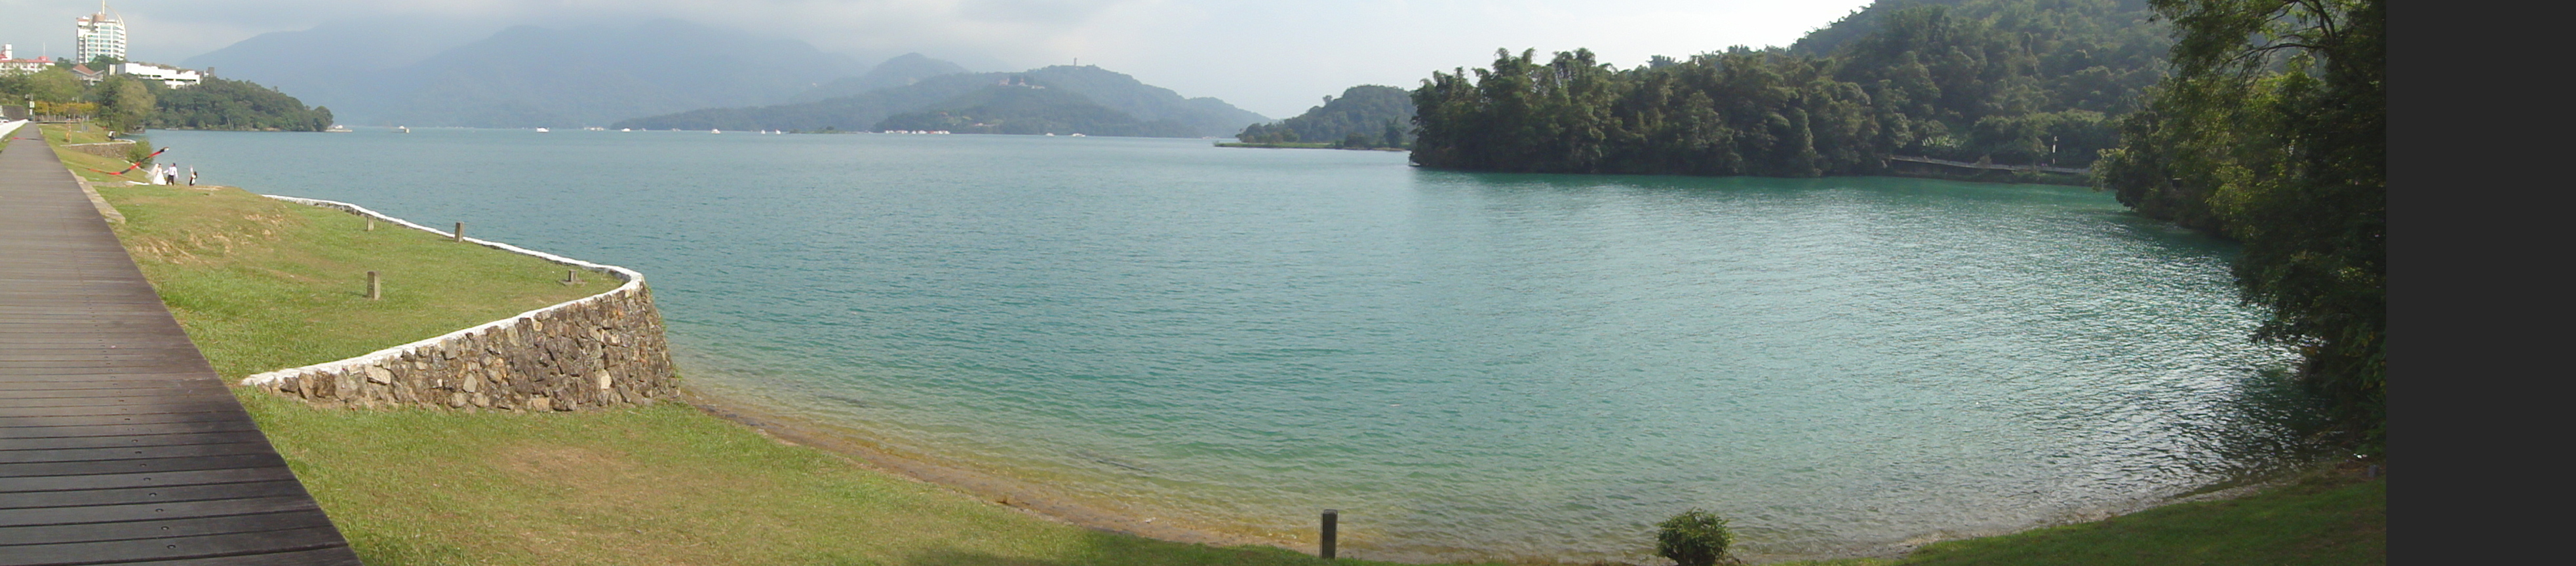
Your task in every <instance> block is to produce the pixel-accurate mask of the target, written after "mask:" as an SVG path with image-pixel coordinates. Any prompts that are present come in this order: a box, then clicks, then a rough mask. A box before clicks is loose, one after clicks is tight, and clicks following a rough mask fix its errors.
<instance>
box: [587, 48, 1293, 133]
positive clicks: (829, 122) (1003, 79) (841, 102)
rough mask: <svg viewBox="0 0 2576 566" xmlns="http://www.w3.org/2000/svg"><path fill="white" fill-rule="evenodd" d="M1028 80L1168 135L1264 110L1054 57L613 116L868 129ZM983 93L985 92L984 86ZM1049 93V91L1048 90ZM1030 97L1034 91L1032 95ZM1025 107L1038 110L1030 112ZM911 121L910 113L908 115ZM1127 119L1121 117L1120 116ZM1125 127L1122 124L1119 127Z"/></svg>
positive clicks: (1206, 129) (732, 126)
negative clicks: (809, 98)
mask: <svg viewBox="0 0 2576 566" xmlns="http://www.w3.org/2000/svg"><path fill="white" fill-rule="evenodd" d="M1015 84H1026V85H1032V86H1041V87H1046V88H1047V89H1054V90H1056V91H1058V93H1061V94H1069V95H1072V96H1075V97H1078V98H1080V99H1083V100H1086V101H1089V103H1090V104H1092V105H1097V106H1099V107H1101V108H1106V109H1109V110H1111V111H1114V112H1116V113H1119V114H1123V115H1124V116H1126V118H1127V119H1128V120H1131V121H1132V123H1134V124H1153V123H1165V124H1171V125H1176V127H1172V126H1154V127H1152V128H1149V129H1146V130H1137V131H1150V132H1156V133H1147V134H1099V133H1095V132H1083V133H1087V134H1095V135H1154V136H1172V137H1199V136H1228V135H1233V134H1234V133H1235V132H1236V131H1238V130H1241V129H1242V128H1243V127H1244V126H1245V125H1249V124H1253V123H1256V122H1263V121H1267V120H1269V118H1266V117H1263V116H1262V115H1260V114H1254V113H1252V112H1249V111H1246V110H1243V109H1241V108H1236V107H1234V105H1231V104H1226V103H1225V101H1222V100H1217V99H1214V98H1184V97H1182V96H1181V95H1180V94H1179V93H1175V92H1172V91H1171V89H1166V88H1162V87H1158V86H1153V85H1149V84H1145V83H1143V82H1140V81H1137V80H1136V78H1135V77H1131V76H1128V75H1126V74H1123V73H1118V72H1114V71H1109V70H1106V69H1102V68H1100V67H1097V66H1081V67H1075V66H1068V65H1058V66H1053V67H1044V68H1039V69H1031V70H1028V71H1023V72H1017V73H968V74H955V75H942V76H934V77H928V78H922V79H919V80H918V81H917V82H912V83H911V84H907V85H903V86H893V87H888V88H880V89H877V90H872V91H867V92H863V93H859V94H856V95H850V96H842V97H838V98H830V99H824V100H820V101H815V102H804V103H794V104H780V105H774V106H759V107H749V108H711V109H705V110H693V111H689V112H681V113H678V114H668V115H662V116H653V117H648V118H635V119H630V120H625V121H621V122H618V123H617V126H616V127H620V128H648V129H670V128H677V129H688V130H703V129H727V130H802V131H822V130H841V131H872V130H879V129H886V128H879V127H878V125H879V123H880V122H883V121H885V120H886V119H888V118H890V117H893V116H895V115H898V114H906V113H913V112H919V111H924V110H938V109H948V110H961V109H967V108H972V107H976V106H978V105H981V104H985V103H987V102H992V101H979V100H965V99H962V98H963V97H970V96H976V95H978V94H979V93H984V92H985V87H989V86H1001V85H1015ZM986 94H989V93H986ZM1047 98H1049V99H1055V98H1058V97H1055V96H1053V95H1049V96H1048V97H1047ZM1031 100H1034V99H1031ZM1006 102H1007V104H1006V105H1010V106H1011V107H1012V108H1014V109H1013V110H1010V112H1012V113H1013V115H1014V116H1015V117H1016V119H1018V120H1020V121H1022V122H1024V123H1026V122H1030V121H1054V122H1058V123H1066V124H1071V123H1088V122H1091V121H1096V120H1097V119H1098V118H1097V117H1094V116H1089V115H1087V114H1086V113H1088V112H1090V111H1089V110H1087V109H1077V108H1078V106H1080V105H1062V104H1042V105H1036V106H1019V105H1020V104H1022V103H1024V102H1029V100H1020V99H1016V98H1015V99H1012V100H1010V101H1006ZM1041 108H1061V109H1065V110H1066V111H1068V112H1073V113H1074V114H1067V115H1063V116H1045V115H1043V110H1041ZM1028 112H1039V114H1030V113H1028ZM912 122H917V120H914V121H908V122H907V123H912ZM1121 123H1127V122H1123V121H1122V122H1121ZM1122 131H1124V130H1122Z"/></svg>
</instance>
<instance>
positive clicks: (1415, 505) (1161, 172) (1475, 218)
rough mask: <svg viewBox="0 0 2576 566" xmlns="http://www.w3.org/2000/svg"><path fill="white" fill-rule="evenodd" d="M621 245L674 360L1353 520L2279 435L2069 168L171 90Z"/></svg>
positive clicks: (1775, 533) (1062, 485) (228, 179)
mask: <svg viewBox="0 0 2576 566" xmlns="http://www.w3.org/2000/svg"><path fill="white" fill-rule="evenodd" d="M152 137H153V141H154V142H155V143H156V144H158V145H164V146H171V147H174V148H175V149H172V150H171V151H170V153H169V154H167V155H165V156H164V157H163V161H164V162H167V163H176V164H180V165H183V166H195V167H197V168H198V169H199V170H200V171H201V172H202V173H203V181H204V182H207V183H213V184H226V185H238V186H243V187H246V188H248V189H250V190H252V191H255V192H262V193H270V194H282V195H292V196H303V197H314V198H323V199H332V200H342V201H349V202H355V203H359V204H363V205H366V206H368V207H371V208H374V209H376V210H379V211H383V212H385V213H387V214H391V215H394V216H399V217H403V218H407V219H410V220H412V221H415V222H419V223H422V224H426V225H431V226H446V225H448V224H449V223H452V222H459V221H461V222H465V223H466V224H467V229H466V232H467V234H469V235H473V236H477V237H482V238H490V239H495V240H500V241H506V242H511V243H515V244H519V245H521V246H525V247H529V248H532V249H538V250H544V251H549V252H554V253H559V254H563V255H567V256H572V257H577V258H582V259H587V260H592V261H599V262H604V263H612V264H617V265H623V266H627V267H631V268H635V269H638V270H641V271H643V272H644V273H645V274H646V275H647V277H648V278H649V280H650V282H651V283H652V286H653V288H654V290H655V294H656V297H657V300H658V301H659V303H660V306H661V308H662V309H663V311H664V315H665V317H666V318H667V319H668V323H669V328H670V339H671V341H672V342H673V343H674V345H675V348H677V349H678V351H677V352H675V356H677V358H678V361H679V363H680V364H681V368H682V371H683V372H684V374H685V376H686V377H687V379H688V383H689V384H690V386H691V387H695V388H701V389H706V390H713V391H718V392H721V393H724V394H726V395H732V396H739V397H741V398H745V399H757V400H759V402H761V403H764V404H767V405H769V406H772V407H773V408H775V409H777V410H778V411H781V412H785V413H789V414H793V415H796V416H799V417H803V418H808V419H813V420H817V421H823V422H829V423H833V424H836V425H840V426H846V427H849V428H853V429H857V430H862V431H865V432H866V434H867V435H868V436H869V437H870V438H873V439H875V441H877V442H879V443H882V444H884V445H885V446H887V447H889V448H890V449H894V450H897V451H900V452H905V453H910V454H916V455H919V456H920V457H923V458H927V459H932V460H935V461H939V462H943V463H948V464H951V465H956V466H961V467H966V468H970V469H975V470H980V471H984V472H988V473H993V474H998V475H1002V476H1006V477H1012V478H1021V479H1025V480H1028V481H1033V482H1039V483H1043V484H1046V485H1049V486H1052V487H1053V488H1054V489H1057V490H1061V491H1062V492H1063V494H1064V496H1065V497H1068V498H1071V499H1074V500H1078V501H1083V502H1087V503H1089V504H1092V505H1097V506H1100V507H1102V508H1106V509H1113V510H1117V511H1119V512H1122V513H1130V514H1135V515H1142V516H1152V517H1160V518H1164V520H1168V521H1179V522H1182V523H1185V524H1192V525H1203V526H1206V527H1208V528H1212V529H1218V530H1223V531H1226V532H1231V533H1239V534H1245V535H1250V536H1256V537H1268V538H1270V539H1273V540H1279V541H1283V542H1288V541H1311V540H1312V537H1313V536H1314V531H1315V526H1314V523H1315V513H1317V512H1318V511H1320V510H1321V509H1324V508H1336V509H1340V510H1342V517H1343V519H1342V521H1343V527H1342V532H1343V533H1344V534H1343V537H1344V540H1343V548H1344V552H1343V556H1346V557H1362V558H1378V559H1400V560H1454V559H1468V558H1494V557H1521V558H1557V559H1568V560H1589V559H1600V558H1608V559H1621V560H1645V559H1647V558H1648V557H1649V556H1650V555H1649V554H1647V553H1648V552H1649V551H1650V549H1651V548H1652V545H1653V542H1652V537H1651V532H1652V528H1653V527H1652V525H1653V523H1655V522H1657V521H1660V520H1662V519H1664V518H1665V517H1669V516H1671V515H1673V514H1675V513H1678V512H1681V511H1683V510H1686V509H1690V508H1702V509H1707V510H1710V511H1713V512H1716V513H1719V514H1721V515H1723V516H1725V517H1728V518H1730V519H1731V520H1733V522H1734V525H1735V526H1736V528H1737V530H1738V532H1739V533H1741V536H1742V537H1743V540H1744V543H1743V544H1744V546H1745V549H1746V550H1749V551H1751V552H1753V553H1755V554H1757V555H1761V556H1772V557H1789V556H1830V555H1842V554H1851V553H1862V552H1874V551H1883V550H1885V549H1888V548H1892V547H1893V546H1894V545H1901V544H1905V543H1908V542H1909V541H1915V542H1919V541H1924V540H1931V539H1938V538H1944V537H1955V536H1965V535H1974V534H1987V533H1997V532H2006V531H2012V530H2018V529H2023V528H2028V527H2031V526H2034V525H2041V524H2047V523H2050V522H2056V521H2064V520H2068V519H2072V518H2080V517H2085V516H2090V515H2092V514H2097V513H2101V512H2105V511H2108V510H2116V509H2121V508H2125V507H2128V506H2132V505H2136V504H2138V503H2141V502H2146V501H2152V500H2156V499H2159V498H2163V497H2169V496H2174V495H2178V494H2182V493H2186V492H2189V491H2191V490H2194V489H2196V488H2200V487H2202V486H2206V485H2210V484H2212V483H2215V482H2223V481H2230V480H2237V479H2242V478H2246V477H2252V476H2256V475H2260V474H2263V473H2267V472H2271V471H2274V470H2278V469H2280V467H2282V466H2284V465H2287V464H2290V463H2293V462H2295V461H2297V460H2298V458H2300V457H2302V456H2300V455H2301V454H2306V453H2307V452H2305V450H2307V448H2306V447H2305V446H2306V445H2305V444H2303V443H2302V441H2301V440H2300V439H2301V435H2300V434H2299V433H2298V428H2299V427H2298V426H2297V423H2298V422H2300V421H2301V420H2302V418H2303V415H2304V413H2302V412H2301V410H2300V409H2299V408H2298V407H2299V405H2298V404H2297V403H2296V402H2295V401H2294V400H2291V399H2289V398H2288V397H2287V396H2285V395H2283V394H2282V393H2281V391H2282V389H2283V388H2281V387H2279V386H2278V379H2277V378H2275V377H2269V375H2270V374H2267V371H2278V370H2280V369H2283V368H2287V367H2290V366H2291V365H2292V364H2293V362H2294V361H2295V359H2296V358H2295V356H2294V355H2293V354H2291V353H2290V352H2288V351H2286V350H2283V349H2281V348H2277V347H2269V346H2262V345H2258V344H2255V343H2252V342H2250V341H2249V340H2248V339H2247V336H2248V335H2249V333H2250V332H2251V331H2252V330H2253V329H2254V327H2255V325H2256V324H2257V323H2258V322H2259V321H2260V319H2261V316H2260V313H2259V312H2257V311H2255V310H2252V309H2250V308H2247V307H2245V306H2242V305H2240V304H2238V302H2237V300H2236V295H2235V291H2234V289H2233V287H2232V286H2231V285H2230V278H2229V275H2228V272H2227V261H2228V259H2229V257H2230V256H2231V255H2232V254H2233V253H2234V252H2233V250H2232V248H2231V247H2230V245H2229V244H2227V243H2226V242H2224V241H2220V240H2216V239H2212V238H2208V237H2205V236H2200V235H2195V234H2192V233H2189V232H2185V231H2181V230H2178V229H2174V228H2170V227H2167V226H2164V225H2162V224H2159V223H2156V222H2152V221H2147V220H2144V219H2141V218H2138V217H2136V216H2134V215H2132V214H2129V213H2128V212H2126V211H2125V210H2124V209H2122V208H2121V207H2120V205H2119V204H2118V203H2116V202H2114V201H2113V200H2112V198H2111V196H2110V195H2109V194H2106V193H2097V192H2093V191H2091V190H2088V189H2084V188H2077V187H2057V186H2041V185H2001V184H1977V183H1959V182H1946V181H1931V180H1921V179H1899V178H1827V179H1769V178H1686V177H1642V176H1561V175H1505V174H1473V173H1458V172H1444V171H1427V170H1421V169H1417V168H1413V167H1409V166H1407V165H1406V163H1405V156H1404V155H1403V154H1401V153H1390V152H1358V151H1327V150H1256V149H1231V148H1216V147H1212V146H1211V144H1210V143H1209V141H1207V140H1171V139H1132V138H1107V137H1089V138H1070V137H1060V138H1049V137H1019V136H969V135H953V136H936V135H888V134H856V135H756V134H750V133H739V132H732V133H726V134H722V135H716V134H710V133H707V132H613V131H611V132H589V131H566V132H553V133H537V132H532V131H525V130H463V129H420V130H416V131H415V133H410V134H401V133H394V132H391V131H387V130H383V129H368V130H362V131H360V132H358V133H349V134H318V133H316V134H298V133H227V132H184V131H160V132H153V133H152Z"/></svg>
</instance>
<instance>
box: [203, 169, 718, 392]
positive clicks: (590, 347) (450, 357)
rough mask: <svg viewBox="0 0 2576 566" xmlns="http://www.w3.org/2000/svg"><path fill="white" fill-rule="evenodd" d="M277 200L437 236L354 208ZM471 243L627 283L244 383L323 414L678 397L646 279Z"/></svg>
mask: <svg viewBox="0 0 2576 566" xmlns="http://www.w3.org/2000/svg"><path fill="white" fill-rule="evenodd" d="M271 198H278V199H279V200H286V201H290V202H300V203H304V204H311V205H315V206H325V207H330V208H339V209H342V210H348V211H350V212H352V213H355V214H359V215H362V216H371V217H376V218H377V219H379V220H384V221H387V222H391V223H394V224H397V225H402V226H407V227H411V228H414V229H419V230H427V231H430V232H438V231H437V230H431V229H429V228H426V227H422V226H419V225H416V224H412V223H409V222H404V221H402V220H399V219H394V218H392V217H387V216H383V215H381V214H376V213H375V212H374V211H371V210H366V209H365V208H363V207H358V206H356V205H350V204H346V203H336V202H329V201H312V200H309V199H294V198H286V197H271ZM439 233H440V234H445V233H444V232H439ZM466 240H467V241H470V242H475V243H481V244H484V245H487V246H491V247H494V248H500V249H503V250H506V251H513V252H517V253H524V254H528V255H535V256H538V257H541V258H545V259H548V260H550V261H556V262H558V263H564V264H566V265H570V266H574V267H579V268H586V269H589V270H592V271H596V272H600V273H603V274H606V275H609V276H612V277H617V278H620V279H624V280H626V284H625V285H622V286H619V287H618V288H617V289H616V290H612V291H609V292H606V293H601V294H598V295H592V296H589V297H584V298H581V299H576V300H573V301H571V302H566V303H563V304H559V305H554V306H550V307H546V308H544V309H539V310H535V311H530V312H527V313H524V314H520V315H518V316H515V317H511V318H509V319H504V320H499V321H494V322H491V323H487V324H484V325H481V326H477V327H474V328H470V329H466V330H461V331H458V332H455V333H451V334H448V335H446V336H440V337H437V338H433V339H429V340H424V341H421V342H415V343H411V344H406V345H402V346H397V347H394V348H389V349H386V350H382V351H378V352H375V353H371V354H367V355H365V356H359V357H356V358H350V359H346V360H340V361H336V362H330V363H324V364H317V365H311V366H305V367H300V368H292V369H285V370H278V371H273V372H268V373H263V374H259V375H254V376H251V377H249V378H247V379H244V380H242V384H243V385H245V386H250V387H256V388H260V389H265V390H269V391H273V392H276V393H279V394H283V395H287V396H291V397H296V398H301V399H304V400H306V401H308V402H311V403H314V404H317V405H325V406H342V407H353V408H382V407H398V406H429V407H443V408H448V409H464V410H508V411H575V410H587V409H599V408H608V407H617V406H625V405H642V404H648V403H653V402H655V401H659V400H665V399H670V398H672V397H673V396H674V394H676V393H677V392H678V390H679V380H678V377H677V376H676V375H675V372H674V371H673V369H672V366H671V355H670V348H669V344H668V342H666V341H665V339H664V337H663V336H664V334H663V327H662V315H661V311H659V310H656V309H655V308H654V306H653V297H652V291H651V290H650V289H649V288H647V287H645V286H644V281H643V276H642V274H639V273H636V272H634V271H632V270H628V269H625V268H620V267H615V266H607V265H600V264H595V263H590V262H583V261H579V260H572V259H568V258H562V257H559V256H554V255H552V254H544V253H540V252H532V251H528V250H524V249H520V248H518V247H516V246H510V245H507V244H498V243H493V242H484V241H481V240H476V239H473V238H467V239H466Z"/></svg>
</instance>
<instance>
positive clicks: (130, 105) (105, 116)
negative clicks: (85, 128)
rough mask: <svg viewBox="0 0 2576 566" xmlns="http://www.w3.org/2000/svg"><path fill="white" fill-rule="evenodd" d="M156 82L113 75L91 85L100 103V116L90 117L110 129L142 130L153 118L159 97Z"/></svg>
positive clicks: (91, 94) (91, 91) (91, 90)
mask: <svg viewBox="0 0 2576 566" xmlns="http://www.w3.org/2000/svg"><path fill="white" fill-rule="evenodd" d="M153 86H154V85H153V83H152V82H151V81H148V80H145V79H138V78H134V77H130V76H123V75H118V76H112V77H108V78H107V79H106V80H102V81H99V82H98V84H97V85H93V86H91V87H90V98H91V99H93V100H96V101H97V102H98V115H97V116H95V117H92V118H91V120H93V121H96V122H98V125H99V126H101V127H105V128H107V129H110V130H116V131H120V132H135V131H142V130H143V127H144V126H146V125H148V123H149V122H151V120H152V111H153V108H154V107H155V105H156V104H158V103H157V102H156V101H155V100H154V99H155V98H156V97H155V96H154V94H153V92H152V87H153Z"/></svg>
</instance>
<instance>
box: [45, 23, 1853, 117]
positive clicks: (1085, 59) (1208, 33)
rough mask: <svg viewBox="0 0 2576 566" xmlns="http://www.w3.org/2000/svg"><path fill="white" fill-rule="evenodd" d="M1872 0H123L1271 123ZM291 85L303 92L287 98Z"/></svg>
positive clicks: (150, 47) (1785, 37)
mask: <svg viewBox="0 0 2576 566" xmlns="http://www.w3.org/2000/svg"><path fill="white" fill-rule="evenodd" d="M1867 3H1868V0H1790V1H1782V0H1585V1H1565V0H1547V1H1538V0H1521V1H1510V0H1306V1H1298V2H1282V1H1276V0H1272V1H1253V0H127V1H122V2H111V3H110V7H111V8H112V9H114V11H116V12H119V13H121V14H123V15H124V16H125V18H126V20H127V22H128V26H129V27H130V28H132V35H133V45H132V47H131V51H130V55H131V56H132V57H133V58H134V59H136V60H142V61H154V62H170V63H176V62H178V61H181V60H184V59H187V58H188V57H192V56H195V55H197V54H201V53H205V52H207V51H213V50H216V49H220V48H223V47H224V46H226V45H231V44H232V43H233V42H236V41H241V40H243V39H247V38H249V37H251V36H255V35H259V34H262V33H267V32H273V31H293V30H302V29H308V28H311V27H313V26H316V25H319V24H323V23H326V22H332V21H341V20H355V19H374V18H382V17H388V16H399V17H411V18H439V19H462V20H467V21H475V22H484V23H489V24H491V25H492V27H493V29H498V28H499V27H501V26H502V25H506V24H520V23H525V24H535V25H540V26H555V27H566V26H574V25H581V24H582V23H584V22H598V21H619V20H632V19H638V18H651V17H671V18H678V19H683V20H689V21H694V22H699V23H704V24H709V25H716V26H724V27H731V28H737V29H744V30H752V31H760V32H765V33H775V34H778V35H779V36H783V37H791V38H795V39H802V40H805V41H807V42H810V43H813V44H814V45H815V46H817V47H820V48H822V49H823V50H825V51H835V52H843V53H849V54H851V55H855V56H860V57H865V58H868V59H871V60H874V59H881V58H883V57H888V56H892V55H896V54H901V53H903V52H906V51H920V52H922V53H923V54H926V55H930V56H932V57H938V58H943V59H949V60H952V61H957V62H958V63H961V64H964V65H966V66H968V67H970V68H974V69H975V70H978V71H1001V70H1018V69H1024V68H1029V67H1037V66H1043V65H1049V64H1065V63H1072V62H1073V61H1074V60H1075V59H1077V58H1078V59H1080V60H1081V62H1082V63H1083V64H1086V65H1088V64H1097V65H1100V66H1102V67H1104V68H1108V69H1110V70H1114V71H1120V72H1125V73H1128V74H1131V75H1135V76H1136V77H1137V78H1138V79H1140V80H1143V81H1145V82H1147V83H1151V84H1155V85H1160V86H1164V87H1168V88H1171V89H1173V90H1177V91H1180V93H1181V94H1182V95H1185V96H1215V97H1218V98H1223V99H1225V100H1226V101H1227V102H1232V103H1234V104H1235V105H1236V106H1241V107H1243V108H1245V109H1248V110H1252V111H1254V112H1260V113H1262V114H1266V115H1269V116H1272V117H1277V118H1284V117H1287V116H1291V115H1295V114H1296V113H1298V112H1303V111H1305V109H1306V108H1307V107H1308V106H1313V105H1314V104H1316V103H1317V102H1319V100H1318V99H1319V97H1322V96H1324V95H1327V94H1335V93H1339V92H1340V91H1341V89H1342V88H1343V87H1347V86H1351V85H1355V84H1385V85H1391V86H1397V87H1403V88H1412V87H1414V86H1416V85H1417V84H1418V82H1419V81H1420V80H1422V79H1423V78H1426V77H1428V76H1430V74H1431V72H1432V71H1434V70H1447V69H1452V68H1456V67H1462V66H1464V67H1474V66H1482V65H1484V64H1486V63H1488V62H1491V60H1492V58H1493V51H1494V49H1495V48H1498V47H1502V48H1510V49H1512V50H1513V51H1519V50H1521V49H1527V48H1536V49H1538V50H1539V51H1540V53H1542V54H1544V53H1548V52H1551V51H1560V50H1572V49H1574V48H1578V47H1589V48H1591V49H1592V50H1593V51H1594V52H1596V53H1599V54H1601V57H1602V60H1603V61H1605V62H1609V63H1614V64H1618V65H1620V66H1623V67H1624V66H1632V65H1636V64H1638V63H1642V62H1644V61H1645V60H1646V58H1647V57H1648V56H1652V55H1673V56H1677V57H1678V56H1686V55H1690V54H1693V53H1699V52H1705V51H1715V50H1720V49H1724V48H1726V47H1728V46H1731V45H1750V46H1757V47H1758V46H1764V45H1785V44H1787V43H1788V42H1790V41H1794V40H1796V39H1797V38H1798V36H1799V35H1802V34H1804V33H1806V32H1807V31H1808V30H1810V29H1814V28H1816V27H1820V26H1823V25H1825V24H1826V23H1829V22H1832V21H1833V20H1834V19H1835V18H1838V17H1841V16H1842V15H1844V14H1847V13H1850V12H1851V11H1852V10H1854V9H1857V8H1859V7H1860V6H1862V5H1865V4H1867ZM97 9H98V5H97V3H96V2H94V1H92V2H82V1H80V0H0V42H5V43H13V44H16V45H17V46H18V52H19V53H20V54H22V56H26V55H33V54H42V52H43V51H45V50H46V49H47V48H48V46H50V49H51V51H52V53H53V54H54V55H57V56H65V55H69V54H70V52H71V41H72V19H74V18H78V17H80V16H82V15H84V14H88V13H90V12H93V11H96V10H97ZM289 94H293V93H289Z"/></svg>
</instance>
